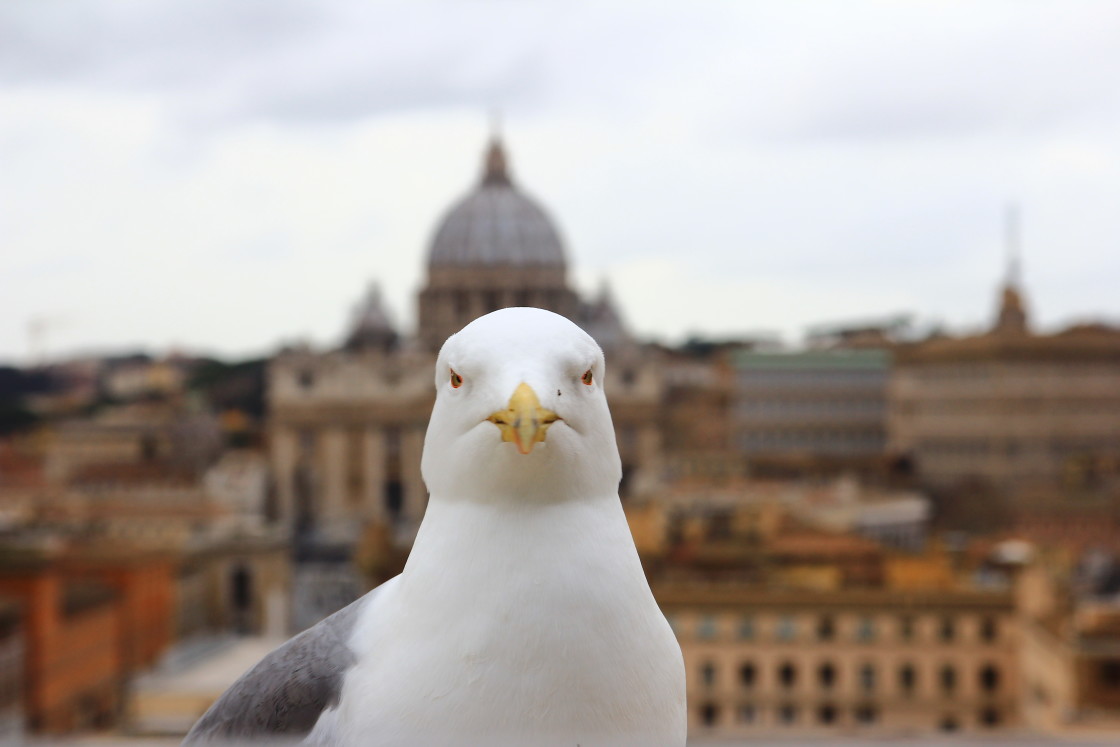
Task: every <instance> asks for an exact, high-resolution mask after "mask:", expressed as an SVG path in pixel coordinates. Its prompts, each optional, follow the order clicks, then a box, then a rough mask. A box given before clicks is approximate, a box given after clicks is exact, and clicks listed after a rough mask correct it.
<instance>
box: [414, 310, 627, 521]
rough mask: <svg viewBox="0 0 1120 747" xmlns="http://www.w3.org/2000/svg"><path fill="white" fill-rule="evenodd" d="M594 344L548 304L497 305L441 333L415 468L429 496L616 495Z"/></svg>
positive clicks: (615, 463)
mask: <svg viewBox="0 0 1120 747" xmlns="http://www.w3.org/2000/svg"><path fill="white" fill-rule="evenodd" d="M604 372H605V366H604V361H603V353H602V351H601V350H600V349H599V346H598V345H597V344H596V343H595V341H594V340H593V339H591V337H590V336H589V335H588V334H587V333H586V332H584V331H583V330H582V329H580V328H579V327H577V326H576V325H575V324H573V323H572V322H570V321H568V320H567V319H565V318H564V317H562V316H560V315H558V314H554V313H552V312H550V311H544V310H542V309H531V308H509V309H501V310H499V311H495V312H493V313H490V314H487V315H486V316H482V317H479V318H478V319H475V320H474V321H473V322H471V323H470V324H468V325H467V326H466V327H464V328H463V329H462V330H461V331H460V332H458V333H457V334H454V335H452V336H451V337H450V338H448V340H447V342H446V343H444V345H443V348H442V349H441V350H440V354H439V358H438V360H437V362H436V376H435V383H436V403H435V408H434V409H433V411H432V418H431V420H430V421H429V425H428V433H427V436H426V438H425V441H424V455H423V460H422V464H421V468H422V471H423V474H424V481H425V483H426V484H427V486H428V490H429V491H430V492H431V494H432V496H433V498H441V497H453V498H454V497H458V498H463V499H471V500H483V501H491V500H502V499H514V500H529V499H531V500H543V501H554V500H561V499H566V498H578V497H586V498H590V497H595V496H597V495H600V494H606V495H616V494H617V489H618V482H619V479H620V477H621V474H622V471H621V466H620V462H619V457H618V447H617V445H616V444H615V438H614V427H613V426H612V424H611V416H610V411H609V410H608V409H607V400H606V396H605V394H604V392H603V375H604Z"/></svg>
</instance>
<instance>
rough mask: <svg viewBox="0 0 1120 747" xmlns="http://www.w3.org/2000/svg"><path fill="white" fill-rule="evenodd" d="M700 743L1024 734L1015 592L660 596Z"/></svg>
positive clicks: (721, 591) (658, 589) (682, 589)
mask: <svg viewBox="0 0 1120 747" xmlns="http://www.w3.org/2000/svg"><path fill="white" fill-rule="evenodd" d="M655 594H656V596H657V599H658V601H659V602H660V604H661V606H662V609H664V610H665V612H666V614H667V615H668V616H669V619H670V622H671V623H672V625H673V627H674V630H676V632H677V637H678V639H679V640H680V643H681V649H682V651H683V653H684V658H685V668H686V673H687V680H688V701H689V724H690V733H691V735H692V736H694V737H720V738H732V737H744V738H745V737H750V736H758V735H760V734H768V733H781V732H786V733H790V734H798V735H802V734H805V733H812V732H821V733H830V734H836V733H847V732H874V733H876V734H877V735H883V734H895V735H902V734H911V733H930V732H936V731H958V730H966V731H986V730H990V729H995V728H1002V727H1008V726H1015V725H1017V724H1018V722H1019V715H1018V714H1019V710H1018V697H1019V690H1018V679H1019V676H1018V664H1017V646H1018V631H1017V627H1016V623H1015V614H1014V601H1013V598H1012V595H1011V594H1010V593H1009V592H998V591H997V592H991V591H968V590H930V591H913V592H901V591H899V590H895V589H888V588H877V589H868V588H865V589H844V590H834V591H811V590H784V591H783V590H776V589H772V588H750V587H745V586H740V587H735V586H731V585H708V586H704V585H695V584H690V585H687V586H686V585H676V586H655Z"/></svg>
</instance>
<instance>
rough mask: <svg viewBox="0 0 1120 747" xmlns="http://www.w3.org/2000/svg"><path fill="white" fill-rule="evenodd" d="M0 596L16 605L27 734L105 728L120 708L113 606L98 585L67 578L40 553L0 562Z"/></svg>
mask: <svg viewBox="0 0 1120 747" xmlns="http://www.w3.org/2000/svg"><path fill="white" fill-rule="evenodd" d="M0 568H2V570H0V593H3V594H5V595H7V596H11V597H15V598H16V599H18V600H19V601H20V602H21V604H22V606H23V614H24V618H23V622H24V631H25V636H26V655H25V660H24V661H25V664H24V667H25V676H24V703H25V709H26V712H27V718H28V726H29V728H30V730H31V731H39V732H44V733H49V734H61V733H66V732H71V731H75V730H78V729H89V728H99V727H107V726H109V725H111V724H112V723H113V722H114V720H115V718H116V714H117V712H118V711H119V708H120V704H121V690H122V667H121V655H120V647H119V641H120V636H121V609H120V605H119V603H118V602H117V600H116V597H115V595H114V594H113V592H112V590H111V589H109V588H108V587H106V586H104V585H103V584H99V583H96V582H89V581H75V580H71V579H67V578H66V576H65V575H64V574H63V573H62V572H61V571H60V569H59V568H57V566H56V565H55V564H54V563H52V562H51V561H50V560H48V559H45V558H42V557H41V556H33V555H28V556H23V557H12V554H11V553H9V554H8V555H7V557H5V558H4V562H3V563H2V564H0Z"/></svg>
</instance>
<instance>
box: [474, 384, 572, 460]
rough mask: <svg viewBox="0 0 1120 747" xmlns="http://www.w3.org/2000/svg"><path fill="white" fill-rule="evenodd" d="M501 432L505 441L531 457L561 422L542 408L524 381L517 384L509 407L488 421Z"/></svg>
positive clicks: (552, 413)
mask: <svg viewBox="0 0 1120 747" xmlns="http://www.w3.org/2000/svg"><path fill="white" fill-rule="evenodd" d="M486 419H487V420H489V421H490V422H491V423H493V424H494V425H496V426H498V430H500V431H501V432H502V441H512V442H513V443H514V444H516V445H517V450H518V451H520V452H521V453H522V454H528V453H529V452H531V451H532V450H533V447H534V446H535V445H536V444H538V443H541V442H542V441H544V437H545V433H546V432H547V431H548V426H550V425H552V424H553V423H555V422H556V421H557V420H559V419H560V416H559V415H557V414H556V413H554V412H553V411H552V410H546V409H544V408H543V407H541V401H540V399H538V398H537V393H536V392H534V391H533V387H531V386H529V385H528V384H526V383H525V382H524V381H523V382H521V383H520V384H518V385H517V389H515V390H514V391H513V396H512V397H510V398H509V408H508V409H505V410H498V411H497V412H496V413H494V414H493V415H491V416H490V417H488V418H486Z"/></svg>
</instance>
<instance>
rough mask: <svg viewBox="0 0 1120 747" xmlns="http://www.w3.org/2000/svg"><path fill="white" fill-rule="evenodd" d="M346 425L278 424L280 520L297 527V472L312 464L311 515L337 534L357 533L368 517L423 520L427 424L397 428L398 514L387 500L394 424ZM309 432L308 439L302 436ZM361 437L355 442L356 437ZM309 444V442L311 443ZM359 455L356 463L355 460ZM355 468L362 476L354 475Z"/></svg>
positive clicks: (275, 438) (276, 451)
mask: <svg viewBox="0 0 1120 747" xmlns="http://www.w3.org/2000/svg"><path fill="white" fill-rule="evenodd" d="M356 430H357V429H354V428H347V427H343V426H322V427H318V428H315V427H309V428H307V429H302V428H297V427H293V426H279V427H276V428H275V430H274V431H273V434H272V445H271V449H272V456H273V460H272V461H273V465H274V467H273V468H274V470H275V474H274V477H275V479H276V486H277V498H278V502H279V506H280V517H281V521H282V522H283V523H284V524H285V525H286V526H288V527H294V526H295V522H296V515H297V512H298V506H297V500H298V496H297V491H298V489H299V488H298V487H297V485H296V472H297V469H299V468H301V467H302V468H304V469H308V470H310V474H311V476H312V480H311V487H310V490H311V491H312V495H311V496H310V500H311V502H312V505H313V516H314V519H315V524H316V526H317V527H318V528H319V529H321V530H322V531H323V532H324V533H326V534H328V535H332V536H338V537H339V539H356V537H357V533H358V532H360V531H361V528H362V527H363V526H364V525H365V524H367V523H370V522H375V521H376V522H386V523H391V522H393V520H394V519H395V520H396V521H397V523H398V524H403V525H404V526H405V527H408V528H414V527H415V526H417V525H419V523H420V519H421V518H423V515H424V510H425V508H426V507H427V502H428V498H427V490H426V489H425V487H424V482H423V479H422V478H421V476H420V455H421V452H422V450H423V446H424V428H423V427H420V426H411V427H408V426H404V427H401V428H400V429H399V437H397V438H394V440H399V444H398V446H397V448H398V449H399V456H398V457H397V458H399V475H398V479H399V481H400V489H401V496H402V501H401V508H400V514H399V516H397V517H394V516H392V515H391V512H390V510H389V506H388V502H387V492H388V490H387V484H388V482H389V480H390V477H391V475H390V473H389V460H390V458H392V456H393V455H392V454H391V450H392V449H391V446H390V444H389V440H390V430H389V429H387V428H384V427H380V426H366V427H364V428H361V429H360V430H357V432H355V431H356ZM303 434H309V435H310V438H309V439H308V440H309V442H310V443H309V444H301V439H305V438H308V436H307V435H303ZM355 436H357V437H358V438H359V439H360V440H359V443H358V447H357V448H354V444H353V441H354V438H355ZM308 446H309V447H310V448H308ZM355 459H356V460H358V462H359V463H358V464H354V463H353V461H352V460H355ZM355 470H356V471H357V473H358V475H359V478H358V480H357V481H356V484H355V481H354V480H353V479H352V475H354V473H355Z"/></svg>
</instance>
